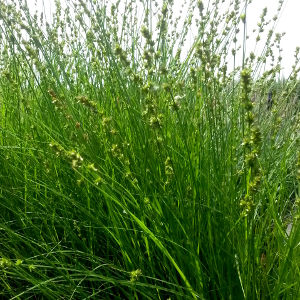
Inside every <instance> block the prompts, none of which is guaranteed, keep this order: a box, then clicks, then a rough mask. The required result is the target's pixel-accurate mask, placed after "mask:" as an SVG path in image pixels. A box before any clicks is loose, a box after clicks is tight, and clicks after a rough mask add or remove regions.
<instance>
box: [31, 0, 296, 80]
mask: <svg viewBox="0 0 300 300" xmlns="http://www.w3.org/2000/svg"><path fill="white" fill-rule="evenodd" d="M122 1H123V2H125V0H121V2H122ZM208 1H209V0H203V2H204V5H205V4H206V5H207V3H208ZM228 1H229V0H226V3H229V2H228ZM244 1H245V0H242V2H244ZM27 2H28V4H29V6H30V8H32V11H34V10H35V6H34V3H35V0H27ZM43 2H44V4H45V9H46V14H47V13H48V17H47V19H48V21H49V17H50V12H52V13H53V12H54V11H53V10H54V0H38V1H37V3H38V7H39V8H40V9H42V3H43ZM62 2H64V0H63V1H62ZM86 2H89V1H86ZM110 2H115V1H114V0H112V1H107V3H110ZM158 2H159V3H162V0H158ZM183 2H184V0H174V10H175V11H174V15H175V16H176V15H177V13H179V10H180V9H182V8H181V4H182V3H183ZM187 2H188V3H189V0H187ZM212 2H213V1H212V0H211V1H210V3H212ZM220 2H221V1H220ZM226 6H227V5H226ZM264 7H267V8H268V13H267V17H266V20H268V19H270V18H272V17H273V16H274V15H275V14H276V11H277V7H278V0H253V1H252V4H250V5H249V7H248V13H247V32H248V35H250V34H251V33H252V30H253V29H254V28H256V27H257V25H256V24H257V23H258V22H259V16H260V14H261V13H262V10H263V8H264ZM196 14H197V15H198V9H197V12H196ZM120 21H121V20H120ZM267 31H268V30H266V32H267ZM275 32H286V35H285V36H284V37H283V38H282V48H283V52H282V57H283V59H282V67H283V68H284V71H283V73H284V75H285V76H288V75H289V73H290V71H291V66H292V65H293V63H294V52H295V48H296V46H300V0H285V1H284V6H283V11H282V14H281V17H280V19H279V23H278V26H277V28H276V29H275ZM195 33H196V31H195ZM256 36H257V33H255V34H253V40H255V37H256ZM262 40H263V36H262ZM262 44H263V43H261V45H262ZM253 48H254V42H253V41H251V39H250V40H249V41H248V44H247V50H249V51H250V50H253ZM259 50H260V48H259V47H258V48H257V49H256V54H257V55H259Z"/></svg>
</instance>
